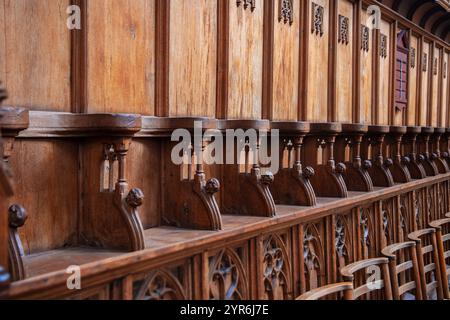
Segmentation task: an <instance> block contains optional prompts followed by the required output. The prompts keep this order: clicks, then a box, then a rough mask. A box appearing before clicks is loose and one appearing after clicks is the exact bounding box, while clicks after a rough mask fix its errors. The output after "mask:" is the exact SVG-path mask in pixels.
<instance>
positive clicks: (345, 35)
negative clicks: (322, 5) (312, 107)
mask: <svg viewBox="0 0 450 320" xmlns="http://www.w3.org/2000/svg"><path fill="white" fill-rule="evenodd" d="M337 7H338V9H337V10H338V26H337V27H338V31H337V37H338V44H339V45H338V46H337V47H336V51H337V55H336V74H335V77H336V88H334V90H335V95H336V111H335V113H336V119H335V121H339V122H352V121H353V110H354V108H353V107H350V106H352V105H353V93H354V85H353V82H354V78H353V70H354V63H353V61H354V41H353V40H354V39H353V38H354V37H353V35H354V30H353V24H354V4H353V3H352V2H350V1H347V0H343V1H339V2H338V3H337Z"/></svg>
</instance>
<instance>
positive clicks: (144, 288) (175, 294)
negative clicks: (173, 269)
mask: <svg viewBox="0 0 450 320" xmlns="http://www.w3.org/2000/svg"><path fill="white" fill-rule="evenodd" d="M135 299H136V300H147V301H149V300H186V299H187V297H186V295H185V293H184V289H183V286H182V285H181V283H180V281H179V280H178V279H177V278H176V277H175V276H174V275H172V274H171V273H170V272H168V271H166V270H159V271H155V272H152V273H151V274H150V275H148V276H147V277H146V278H145V279H144V281H143V283H142V284H141V285H140V288H139V289H138V292H137V294H136V296H135Z"/></svg>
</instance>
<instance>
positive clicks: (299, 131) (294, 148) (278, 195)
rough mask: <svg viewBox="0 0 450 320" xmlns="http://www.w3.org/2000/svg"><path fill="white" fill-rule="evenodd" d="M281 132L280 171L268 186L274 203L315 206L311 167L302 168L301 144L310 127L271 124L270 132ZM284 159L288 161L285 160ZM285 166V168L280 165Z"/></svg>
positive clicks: (305, 125) (286, 123) (296, 123)
mask: <svg viewBox="0 0 450 320" xmlns="http://www.w3.org/2000/svg"><path fill="white" fill-rule="evenodd" d="M273 129H275V130H279V132H280V140H281V141H280V142H281V146H280V161H279V162H280V169H279V171H278V173H277V174H276V175H275V180H274V182H273V184H272V185H271V186H270V191H271V192H272V195H273V198H274V200H275V203H277V204H284V205H297V206H314V205H316V203H317V200H316V195H315V193H314V189H313V187H312V185H311V182H310V178H311V177H312V176H313V175H314V169H313V168H312V167H303V164H302V154H303V152H302V150H303V142H304V138H305V136H306V134H307V133H309V130H310V126H309V124H308V123H304V122H272V130H273ZM286 157H287V159H285V158H286ZM283 165H285V167H284V166H283Z"/></svg>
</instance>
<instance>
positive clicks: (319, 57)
mask: <svg viewBox="0 0 450 320" xmlns="http://www.w3.org/2000/svg"><path fill="white" fill-rule="evenodd" d="M308 1H309V0H308ZM309 8H310V10H309V17H308V21H307V23H309V24H310V26H309V30H310V32H308V33H307V41H308V52H307V53H306V55H307V56H308V62H306V65H307V75H306V79H305V81H306V83H305V86H306V87H307V88H306V92H308V94H307V95H306V97H305V98H306V104H305V105H306V110H305V116H306V119H302V120H307V121H328V120H329V119H328V102H329V101H328V95H327V94H326V93H327V92H328V90H329V87H328V82H329V81H328V80H329V76H330V75H329V74H328V63H329V59H330V51H329V48H328V43H329V36H330V32H329V29H330V25H329V17H330V1H329V0H314V1H310V2H309ZM306 28H308V25H306ZM324 93H325V94H324Z"/></svg>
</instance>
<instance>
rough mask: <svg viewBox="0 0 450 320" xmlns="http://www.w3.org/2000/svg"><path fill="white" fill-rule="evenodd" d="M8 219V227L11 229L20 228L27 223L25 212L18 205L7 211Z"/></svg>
mask: <svg viewBox="0 0 450 320" xmlns="http://www.w3.org/2000/svg"><path fill="white" fill-rule="evenodd" d="M8 218H9V220H8V221H9V226H10V227H11V228H14V229H17V228H21V227H23V226H24V225H25V222H26V221H27V218H28V215H27V211H26V210H25V209H24V208H23V207H22V206H20V205H18V204H15V205H12V206H11V207H10V208H9V211H8Z"/></svg>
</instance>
